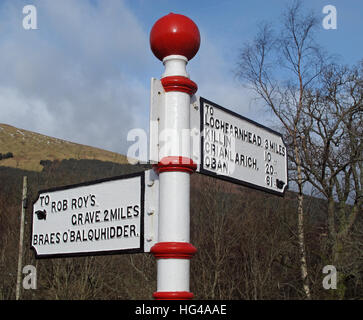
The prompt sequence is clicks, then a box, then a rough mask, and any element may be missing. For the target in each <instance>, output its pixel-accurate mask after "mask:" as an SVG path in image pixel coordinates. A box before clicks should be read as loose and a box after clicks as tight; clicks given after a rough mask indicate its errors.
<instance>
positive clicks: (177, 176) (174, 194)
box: [150, 13, 200, 299]
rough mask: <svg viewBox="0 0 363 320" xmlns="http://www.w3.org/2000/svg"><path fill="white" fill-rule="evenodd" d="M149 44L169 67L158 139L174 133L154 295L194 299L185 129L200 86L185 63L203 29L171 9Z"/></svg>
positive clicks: (162, 161)
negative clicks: (192, 77) (190, 279)
mask: <svg viewBox="0 0 363 320" xmlns="http://www.w3.org/2000/svg"><path fill="white" fill-rule="evenodd" d="M150 45H151V49H152V51H153V53H154V54H155V56H156V57H157V58H158V59H160V60H162V61H163V64H164V66H165V71H164V73H163V76H162V79H161V83H162V85H163V87H164V90H165V104H164V105H163V106H162V110H161V116H160V120H159V138H160V135H161V134H163V132H164V133H165V132H169V134H167V135H168V137H169V139H170V140H169V141H168V145H169V148H163V149H160V150H159V163H158V165H156V167H155V169H156V171H157V172H158V173H159V188H160V195H159V197H160V198H159V201H160V204H159V205H160V212H159V227H158V230H159V242H158V243H157V244H155V245H154V246H153V247H152V249H151V252H152V253H153V254H154V255H155V257H156V259H157V291H156V292H155V293H154V294H153V296H154V298H155V299H192V298H193V293H191V292H189V289H190V288H189V278H190V275H189V269H190V259H191V257H192V256H193V254H194V253H195V252H196V248H195V247H194V246H193V245H191V244H190V243H189V240H190V174H191V173H193V172H194V171H195V170H196V164H195V163H193V161H192V160H191V157H190V154H191V150H190V135H189V136H188V137H186V136H185V131H186V130H187V131H190V122H189V121H190V120H189V107H190V98H191V96H192V95H193V94H194V93H195V92H196V90H197V85H196V84H195V83H194V82H193V81H191V80H190V79H189V76H188V73H187V71H186V65H187V62H188V60H190V59H191V58H193V57H194V55H195V54H196V53H197V51H198V49H199V45H200V34H199V30H198V27H197V26H196V25H195V23H194V22H193V21H192V20H190V19H189V18H187V17H185V16H183V15H179V14H173V13H171V14H169V15H166V16H164V17H162V18H161V19H159V20H158V21H157V22H156V23H155V24H154V26H153V28H152V30H151V33H150ZM183 137H184V138H183ZM159 142H160V141H159ZM159 145H160V143H159Z"/></svg>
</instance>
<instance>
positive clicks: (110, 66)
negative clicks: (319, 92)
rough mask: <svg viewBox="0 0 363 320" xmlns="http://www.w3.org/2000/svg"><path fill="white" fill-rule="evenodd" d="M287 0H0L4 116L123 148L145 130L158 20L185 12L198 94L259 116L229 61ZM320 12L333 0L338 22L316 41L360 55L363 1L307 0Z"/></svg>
mask: <svg viewBox="0 0 363 320" xmlns="http://www.w3.org/2000/svg"><path fill="white" fill-rule="evenodd" d="M290 2H291V1H289V0H270V1H267V0H263V1H262V0H254V1H253V0H244V1H241V0H225V1H216V0H208V1H207V0H199V1H191V0H184V1H178V0H153V1H152V0H125V1H122V0H27V1H23V0H0V70H1V72H0V123H7V124H10V125H14V126H17V127H20V128H23V129H28V130H32V131H37V132H40V133H43V134H47V135H50V136H54V137H57V138H61V139H66V140H70V141H74V142H78V143H82V144H87V145H92V146H96V147H100V148H105V149H108V150H112V151H116V152H121V153H126V151H127V147H128V146H129V145H130V142H127V140H126V137H127V133H128V131H129V130H130V129H133V128H144V129H145V130H146V131H147V130H148V117H149V99H150V98H149V95H150V92H149V90H150V88H149V86H150V78H151V77H156V78H159V77H160V76H161V74H162V72H163V66H162V64H161V63H160V61H159V60H158V59H156V58H155V57H154V56H153V54H152V52H151V51H150V48H149V32H150V30H151V28H152V25H153V24H154V22H155V21H156V20H157V19H159V18H160V17H162V16H164V15H166V14H168V13H169V12H174V13H181V14H184V15H187V16H189V17H190V18H191V19H193V20H194V21H195V23H196V24H197V25H198V27H199V29H200V32H201V38H202V40H201V48H200V51H199V53H198V54H197V56H196V57H195V58H194V59H193V60H191V61H190V62H189V64H188V72H189V74H190V76H191V79H192V80H194V81H195V82H196V83H197V84H198V86H199V90H198V94H199V95H201V96H203V97H205V98H207V99H209V100H212V101H215V102H216V103H218V104H220V105H223V106H225V107H226V108H230V109H232V110H234V111H236V112H238V113H240V114H243V115H244V116H246V117H249V118H251V119H253V120H256V121H258V122H260V123H262V124H265V125H269V123H266V121H268V119H266V117H265V116H264V115H265V112H264V110H265V109H264V108H263V106H261V105H260V104H259V103H258V102H256V100H254V97H253V95H252V94H251V92H248V91H247V90H246V89H244V88H242V87H241V85H240V83H238V81H237V80H236V79H235V78H234V75H233V70H234V68H235V63H236V60H237V57H238V52H239V49H240V48H241V47H242V46H243V43H245V42H246V41H248V40H252V39H253V37H254V35H255V34H256V31H257V26H258V24H259V23H261V22H263V21H270V22H272V23H273V24H275V25H276V26H278V23H279V22H280V21H281V14H282V11H283V10H284V8H285V7H286V4H288V3H290ZM303 3H304V8H305V9H306V10H312V11H313V12H314V13H315V14H316V15H317V16H318V17H320V18H321V20H323V18H324V14H323V13H322V9H323V7H324V6H325V5H334V6H335V7H336V9H337V29H336V30H325V29H323V27H321V28H320V30H319V31H318V33H317V37H316V40H317V42H318V43H319V44H320V45H321V46H322V47H324V48H325V49H326V50H327V51H328V52H329V53H330V54H337V55H338V56H339V57H340V58H339V59H340V62H342V63H346V64H354V63H357V62H358V61H359V60H360V59H362V58H363V41H362V40H361V39H362V31H363V20H362V15H363V1H355V0H346V1H343V0H339V1H338V0H336V1H333V0H305V1H303ZM27 4H33V5H34V6H35V7H36V9H37V23H38V29H37V30H24V28H23V27H22V20H23V18H24V16H25V15H24V14H23V13H22V9H23V7H24V6H25V5H27Z"/></svg>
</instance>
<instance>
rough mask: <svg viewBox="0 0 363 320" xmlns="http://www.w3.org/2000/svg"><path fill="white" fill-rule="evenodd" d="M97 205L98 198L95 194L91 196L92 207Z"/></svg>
mask: <svg viewBox="0 0 363 320" xmlns="http://www.w3.org/2000/svg"><path fill="white" fill-rule="evenodd" d="M95 204H96V196H95V195H94V194H93V195H91V206H92V207H94V206H95Z"/></svg>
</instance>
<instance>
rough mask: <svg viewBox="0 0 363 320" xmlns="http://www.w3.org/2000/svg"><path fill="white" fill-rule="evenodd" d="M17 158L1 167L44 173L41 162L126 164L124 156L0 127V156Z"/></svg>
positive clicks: (7, 127) (2, 125) (3, 162)
mask: <svg viewBox="0 0 363 320" xmlns="http://www.w3.org/2000/svg"><path fill="white" fill-rule="evenodd" d="M8 152H12V153H13V155H14V157H13V158H10V159H4V160H1V161H0V165H1V166H7V167H13V168H19V169H24V170H33V171H41V170H42V168H43V167H42V166H41V165H40V164H39V162H40V160H56V159H58V160H62V159H70V158H73V159H77V160H78V159H91V160H93V159H97V160H101V161H110V162H115V163H121V164H124V163H127V158H126V157H125V156H123V155H121V154H118V153H114V152H110V151H106V150H102V149H98V148H93V147H89V146H85V145H81V144H77V143H72V142H68V141H65V140H61V139H56V138H52V137H48V136H44V135H41V134H39V133H35V132H31V131H27V130H23V129H18V128H15V127H12V126H9V125H6V124H1V123H0V153H2V154H5V153H8Z"/></svg>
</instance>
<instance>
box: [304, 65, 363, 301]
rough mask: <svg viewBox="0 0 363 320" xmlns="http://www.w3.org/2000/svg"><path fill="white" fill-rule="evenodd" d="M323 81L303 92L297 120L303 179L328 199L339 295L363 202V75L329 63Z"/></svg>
mask: <svg viewBox="0 0 363 320" xmlns="http://www.w3.org/2000/svg"><path fill="white" fill-rule="evenodd" d="M321 83H322V86H321V87H320V88H318V89H315V90H314V91H313V92H307V94H306V97H305V99H304V100H305V103H306V105H305V107H304V109H303V115H302V121H301V122H300V123H299V132H300V135H301V139H299V143H300V145H299V148H298V150H299V153H300V158H301V166H302V172H303V175H304V177H305V179H306V180H307V181H309V183H311V184H312V185H313V186H314V188H315V189H316V190H318V191H319V193H320V194H321V195H322V196H323V197H324V198H326V199H327V201H328V209H327V224H328V232H329V243H328V249H330V250H329V251H330V253H331V254H330V260H331V264H333V265H335V266H339V275H340V278H339V280H340V281H339V284H340V287H339V290H338V297H340V298H343V297H344V290H345V289H344V281H342V280H344V278H345V277H347V276H349V270H348V269H346V268H344V261H343V260H344V256H346V259H345V260H347V251H346V250H344V242H345V241H347V240H348V238H349V237H350V233H351V231H352V228H353V225H354V224H355V222H356V220H357V217H358V214H359V213H360V214H362V203H363V191H362V183H363V170H362V166H363V143H362V142H363V141H362V140H363V138H362V137H363V129H362V128H363V77H362V70H360V69H359V67H353V68H348V67H346V66H338V65H335V64H332V65H330V66H329V68H327V69H326V71H325V72H324V73H323V75H322V79H321Z"/></svg>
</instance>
